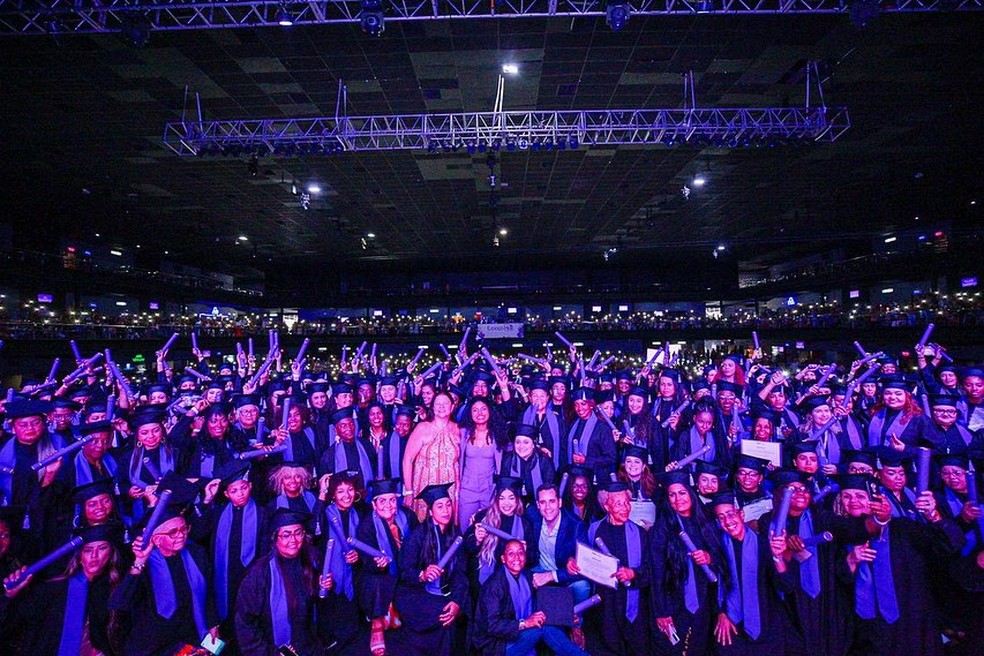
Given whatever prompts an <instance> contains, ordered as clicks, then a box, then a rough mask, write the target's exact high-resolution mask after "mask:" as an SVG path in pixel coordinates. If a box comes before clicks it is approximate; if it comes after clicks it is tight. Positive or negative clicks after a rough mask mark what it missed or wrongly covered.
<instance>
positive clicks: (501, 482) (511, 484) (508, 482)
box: [495, 476, 523, 497]
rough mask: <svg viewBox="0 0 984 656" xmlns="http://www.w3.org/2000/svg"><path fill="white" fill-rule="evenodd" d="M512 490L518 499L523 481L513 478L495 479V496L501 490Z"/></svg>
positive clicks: (499, 477)
mask: <svg viewBox="0 0 984 656" xmlns="http://www.w3.org/2000/svg"><path fill="white" fill-rule="evenodd" d="M507 489H508V490H512V491H513V493H514V494H515V495H516V496H517V497H518V496H520V495H521V494H522V493H523V479H521V478H516V477H515V476H498V477H496V479H495V494H499V493H500V492H502V491H503V490H507Z"/></svg>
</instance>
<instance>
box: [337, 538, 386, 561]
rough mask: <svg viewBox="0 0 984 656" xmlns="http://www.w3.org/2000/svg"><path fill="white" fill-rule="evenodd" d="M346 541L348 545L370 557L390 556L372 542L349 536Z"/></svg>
mask: <svg viewBox="0 0 984 656" xmlns="http://www.w3.org/2000/svg"><path fill="white" fill-rule="evenodd" d="M346 542H348V545H349V546H350V547H352V548H353V549H355V550H356V551H361V552H362V553H364V554H365V555H367V556H369V557H370V558H389V556H387V555H386V554H384V553H383V552H382V551H380V550H379V549H377V548H376V547H374V546H372V545H370V544H366V543H365V542H363V541H362V540H360V539H358V538H349V539H348V540H346Z"/></svg>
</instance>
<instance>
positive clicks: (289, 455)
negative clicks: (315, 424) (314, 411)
mask: <svg viewBox="0 0 984 656" xmlns="http://www.w3.org/2000/svg"><path fill="white" fill-rule="evenodd" d="M301 433H302V434H303V435H304V437H306V438H307V441H308V444H310V445H311V451H313V452H314V454H315V456H317V455H318V447H317V446H316V444H315V442H316V440H315V437H314V431H313V430H311V428H310V427H309V426H305V427H304V430H303V431H301ZM294 435H297V433H291V434H290V435H289V436H288V438H287V442H286V443H287V450H286V451H284V460H285V461H286V462H291V461H292V460H296V458H295V457H294Z"/></svg>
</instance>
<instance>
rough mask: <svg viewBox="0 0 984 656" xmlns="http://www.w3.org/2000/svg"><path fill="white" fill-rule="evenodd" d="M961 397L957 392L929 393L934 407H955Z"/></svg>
mask: <svg viewBox="0 0 984 656" xmlns="http://www.w3.org/2000/svg"><path fill="white" fill-rule="evenodd" d="M959 400H960V397H959V396H957V395H956V394H930V395H929V405H931V406H932V407H934V408H938V407H947V408H955V407H957V401H959Z"/></svg>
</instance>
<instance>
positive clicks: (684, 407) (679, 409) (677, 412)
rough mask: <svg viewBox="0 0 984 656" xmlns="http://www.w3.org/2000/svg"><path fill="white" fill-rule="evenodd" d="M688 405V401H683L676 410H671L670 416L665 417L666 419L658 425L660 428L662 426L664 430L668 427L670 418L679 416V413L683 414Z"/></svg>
mask: <svg viewBox="0 0 984 656" xmlns="http://www.w3.org/2000/svg"><path fill="white" fill-rule="evenodd" d="M688 405H690V401H684V402H683V403H681V404H680V405H678V406H677V407H676V408H674V409H673V412H671V413H670V416H669V417H667V418H666V419H664V420H663V421H662V422H661V423H660V426H662V427H663V428H666V427H667V426H669V425H670V418H671V417H673V415H679V414H680V413H681V412H683V411H684V410H686V409H687V406H688Z"/></svg>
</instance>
